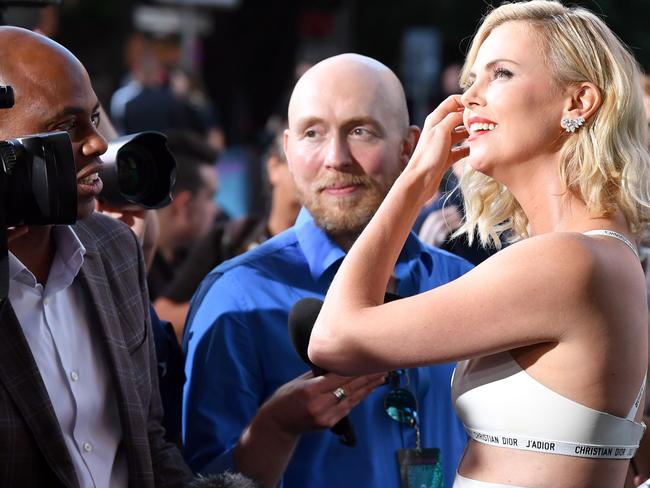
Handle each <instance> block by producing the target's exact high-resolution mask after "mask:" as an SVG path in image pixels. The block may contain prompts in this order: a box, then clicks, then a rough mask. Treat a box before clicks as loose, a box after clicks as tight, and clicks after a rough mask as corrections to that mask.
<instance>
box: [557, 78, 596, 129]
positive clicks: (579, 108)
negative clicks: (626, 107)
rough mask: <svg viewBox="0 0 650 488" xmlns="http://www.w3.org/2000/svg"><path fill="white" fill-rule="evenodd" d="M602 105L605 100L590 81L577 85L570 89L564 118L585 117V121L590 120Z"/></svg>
mask: <svg viewBox="0 0 650 488" xmlns="http://www.w3.org/2000/svg"><path fill="white" fill-rule="evenodd" d="M602 103H603V98H602V95H601V93H600V89H599V88H598V87H597V86H596V85H594V84H593V83H590V82H588V81H583V82H581V83H577V84H575V85H572V86H571V87H570V88H569V97H568V98H567V101H566V103H565V107H564V112H563V113H562V118H563V119H565V118H567V119H577V118H578V117H583V118H584V119H585V120H589V119H590V118H591V117H592V116H593V115H594V113H595V112H596V111H597V110H598V109H599V108H600V106H601V105H602Z"/></svg>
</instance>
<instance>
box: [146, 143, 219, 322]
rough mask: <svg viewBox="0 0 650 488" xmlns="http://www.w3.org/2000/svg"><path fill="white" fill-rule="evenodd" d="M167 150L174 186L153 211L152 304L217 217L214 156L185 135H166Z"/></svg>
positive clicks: (216, 184)
mask: <svg viewBox="0 0 650 488" xmlns="http://www.w3.org/2000/svg"><path fill="white" fill-rule="evenodd" d="M167 146H168V147H169V150H170V152H171V153H172V154H173V155H174V158H175V159H176V184H175V186H174V189H173V190H172V195H173V199H172V201H171V203H170V204H169V205H167V206H166V207H163V208H160V209H158V210H157V211H156V213H157V214H158V222H159V235H158V242H157V249H156V253H155V256H154V259H153V263H152V265H151V268H150V270H149V274H148V276H147V282H148V284H149V296H150V297H151V300H155V299H156V298H157V297H158V295H159V294H160V292H161V290H163V289H164V288H165V287H166V286H167V285H168V284H169V282H170V281H171V280H172V279H173V278H174V277H175V276H176V274H177V272H178V268H179V266H180V265H181V263H183V261H184V259H185V257H186V255H187V251H188V249H189V248H190V247H191V246H192V244H193V243H195V242H197V241H198V240H200V239H201V238H202V237H203V236H205V235H206V234H207V233H208V232H209V231H210V228H211V227H212V225H213V224H214V222H215V218H216V217H217V213H218V209H217V206H216V203H215V195H216V193H217V188H218V176H217V169H216V164H215V163H216V159H217V152H216V151H215V150H214V149H213V148H212V147H211V146H210V145H208V144H207V143H206V142H205V139H204V138H203V137H201V136H200V135H198V134H195V133H192V132H187V131H183V132H179V131H172V132H169V134H168V137H167ZM163 318H164V317H163Z"/></svg>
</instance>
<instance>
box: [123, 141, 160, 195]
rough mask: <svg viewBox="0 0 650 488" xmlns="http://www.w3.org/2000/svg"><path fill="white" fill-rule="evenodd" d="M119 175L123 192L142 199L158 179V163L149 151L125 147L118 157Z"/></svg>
mask: <svg viewBox="0 0 650 488" xmlns="http://www.w3.org/2000/svg"><path fill="white" fill-rule="evenodd" d="M117 176H118V182H119V185H120V190H121V191H122V194H123V195H124V196H125V197H126V198H128V199H131V200H142V199H144V198H145V197H146V196H147V195H148V194H149V193H150V192H151V186H152V184H153V182H155V181H156V165H155V162H154V161H152V159H151V156H150V154H149V153H148V152H146V151H143V150H142V149H141V148H139V147H137V146H135V147H125V148H123V149H122V151H120V152H119V154H118V158H117Z"/></svg>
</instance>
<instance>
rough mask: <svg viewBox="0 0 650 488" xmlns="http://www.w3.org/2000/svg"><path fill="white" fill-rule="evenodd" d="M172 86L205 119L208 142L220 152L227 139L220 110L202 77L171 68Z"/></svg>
mask: <svg viewBox="0 0 650 488" xmlns="http://www.w3.org/2000/svg"><path fill="white" fill-rule="evenodd" d="M169 84H170V88H171V91H172V93H174V94H175V95H176V97H178V98H179V99H181V100H185V101H187V102H188V103H189V104H190V106H191V107H193V108H194V110H196V112H197V113H198V115H199V117H200V118H201V119H202V120H203V125H204V126H205V130H206V137H207V140H208V143H209V144H210V145H211V146H212V147H213V148H214V149H215V150H216V151H219V152H222V151H223V150H224V149H225V148H226V139H225V134H224V132H223V129H222V128H221V125H220V119H219V112H218V110H217V108H216V107H215V105H214V103H212V101H211V100H210V98H209V97H208V94H207V93H206V91H205V87H204V86H203V83H202V80H201V78H200V77H199V76H198V75H197V74H196V73H191V72H189V71H188V70H185V69H183V68H181V67H176V68H173V69H172V70H171V73H170V80H169Z"/></svg>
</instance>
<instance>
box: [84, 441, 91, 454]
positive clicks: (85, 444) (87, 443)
mask: <svg viewBox="0 0 650 488" xmlns="http://www.w3.org/2000/svg"><path fill="white" fill-rule="evenodd" d="M82 447H83V450H84V451H86V452H92V450H93V445H92V444H91V443H90V442H84V443H83V446H82Z"/></svg>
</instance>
